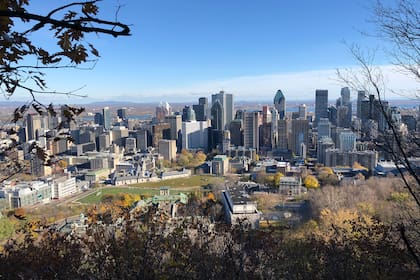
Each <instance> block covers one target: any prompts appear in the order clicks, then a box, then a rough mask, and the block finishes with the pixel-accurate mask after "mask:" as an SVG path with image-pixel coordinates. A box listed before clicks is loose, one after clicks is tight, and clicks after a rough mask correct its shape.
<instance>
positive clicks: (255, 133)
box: [243, 111, 262, 152]
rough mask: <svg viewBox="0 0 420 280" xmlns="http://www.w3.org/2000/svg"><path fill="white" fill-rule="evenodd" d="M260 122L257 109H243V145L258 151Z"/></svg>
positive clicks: (260, 118) (259, 113) (259, 114)
mask: <svg viewBox="0 0 420 280" xmlns="http://www.w3.org/2000/svg"><path fill="white" fill-rule="evenodd" d="M261 124H262V116H261V112H259V111H253V112H252V111H245V112H244V119H243V125H244V127H243V134H244V147H245V148H254V149H256V151H257V152H258V151H259V146H260V143H259V140H260V135H259V134H260V126H261Z"/></svg>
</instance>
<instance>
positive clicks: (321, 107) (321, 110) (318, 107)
mask: <svg viewBox="0 0 420 280" xmlns="http://www.w3.org/2000/svg"><path fill="white" fill-rule="evenodd" d="M321 118H328V90H326V89H317V90H316V91H315V127H316V126H318V122H319V120H320V119H321Z"/></svg>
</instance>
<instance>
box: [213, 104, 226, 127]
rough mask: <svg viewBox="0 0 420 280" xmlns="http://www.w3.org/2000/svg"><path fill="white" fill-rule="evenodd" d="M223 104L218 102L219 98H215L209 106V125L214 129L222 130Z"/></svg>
mask: <svg viewBox="0 0 420 280" xmlns="http://www.w3.org/2000/svg"><path fill="white" fill-rule="evenodd" d="M223 115H224V110H223V105H222V104H221V103H220V101H219V100H216V101H215V102H214V103H213V105H212V106H211V126H212V127H213V129H216V130H223V129H224V124H223Z"/></svg>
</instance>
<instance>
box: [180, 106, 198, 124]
mask: <svg viewBox="0 0 420 280" xmlns="http://www.w3.org/2000/svg"><path fill="white" fill-rule="evenodd" d="M195 120H197V119H196V117H195V111H194V109H193V108H192V107H191V106H185V107H184V109H182V121H183V122H191V121H195Z"/></svg>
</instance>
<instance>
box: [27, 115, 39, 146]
mask: <svg viewBox="0 0 420 280" xmlns="http://www.w3.org/2000/svg"><path fill="white" fill-rule="evenodd" d="M41 128H42V124H41V116H40V115H38V114H28V115H27V116H26V131H27V137H26V139H27V141H29V140H37V136H38V135H37V131H38V130H39V129H41Z"/></svg>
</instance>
